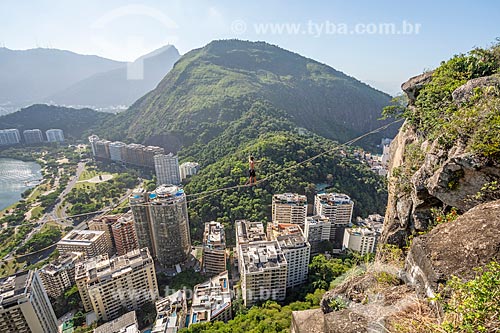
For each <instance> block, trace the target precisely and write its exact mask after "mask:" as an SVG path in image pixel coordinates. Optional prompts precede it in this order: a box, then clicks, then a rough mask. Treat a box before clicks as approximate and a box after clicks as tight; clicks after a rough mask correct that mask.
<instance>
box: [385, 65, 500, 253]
mask: <svg viewBox="0 0 500 333" xmlns="http://www.w3.org/2000/svg"><path fill="white" fill-rule="evenodd" d="M430 79H431V76H430V75H429V74H428V73H425V74H422V75H420V76H418V77H414V78H411V79H410V80H409V81H408V82H406V83H404V84H403V85H402V87H403V89H404V91H405V92H406V93H407V94H408V98H409V107H410V108H415V106H413V103H414V98H415V97H416V96H417V95H418V92H419V90H420V89H421V88H422V87H423V85H424V84H425V83H426V82H428V80H430ZM480 79H481V80H480ZM496 80H497V78H496V77H485V78H479V79H474V80H470V81H469V82H467V83H466V84H465V85H463V86H461V87H459V88H457V90H455V92H454V94H455V96H456V98H457V100H464V99H465V98H467V96H469V95H470V94H472V91H473V89H474V87H478V86H483V87H484V86H487V85H491V84H492V82H493V83H494V82H497V81H496ZM411 146H413V147H415V146H416V147H417V148H418V150H419V151H421V153H422V154H423V160H422V161H419V162H418V163H419V164H418V165H414V166H413V168H414V170H417V171H416V172H414V173H413V174H412V175H411V176H408V179H407V181H406V182H407V183H406V184H401V182H400V181H398V180H396V179H395V178H392V179H390V182H389V197H388V206H387V210H386V215H385V220H384V231H383V232H382V236H381V242H382V243H388V244H394V245H397V246H399V247H403V246H405V245H406V242H407V240H408V237H409V236H410V235H411V234H414V233H418V232H422V231H426V230H427V229H428V227H429V222H430V221H431V220H432V209H438V210H446V209H449V208H451V207H455V208H457V209H458V210H459V212H460V213H464V212H466V211H467V210H469V209H471V208H472V207H474V206H476V205H478V204H480V203H481V202H479V201H478V200H477V198H476V195H477V194H478V193H479V192H481V189H482V187H483V186H484V185H485V184H487V183H490V182H493V181H498V180H500V161H491V160H485V159H481V158H478V157H477V156H474V155H472V154H470V153H469V152H468V151H466V149H465V144H463V143H462V142H460V141H457V142H456V143H455V145H454V146H453V147H452V148H451V149H449V150H444V149H443V148H442V147H441V145H439V144H438V140H435V141H428V140H424V139H421V138H419V135H418V134H417V133H415V131H414V130H413V129H412V128H411V126H409V124H407V123H405V124H404V125H403V126H402V127H401V130H400V131H399V133H398V135H397V136H396V138H395V139H394V140H393V142H392V143H391V148H390V149H391V157H390V162H389V169H390V171H389V172H390V174H392V175H394V172H395V171H396V170H397V169H398V168H401V167H404V166H407V164H408V163H415V161H408V159H407V156H406V155H407V152H408V151H409V149H410V147H411ZM402 185H404V187H405V190H404V191H403V190H401V187H402Z"/></svg>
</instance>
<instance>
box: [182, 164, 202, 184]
mask: <svg viewBox="0 0 500 333" xmlns="http://www.w3.org/2000/svg"><path fill="white" fill-rule="evenodd" d="M198 171H200V165H199V164H198V163H196V162H184V163H182V164H181V165H179V173H180V177H181V181H182V180H184V179H186V178H187V177H188V176H193V175H196V174H197V173H198Z"/></svg>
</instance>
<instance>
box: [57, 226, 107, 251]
mask: <svg viewBox="0 0 500 333" xmlns="http://www.w3.org/2000/svg"><path fill="white" fill-rule="evenodd" d="M57 249H58V250H59V253H60V254H65V253H70V252H81V253H83V256H84V257H85V258H92V257H95V256H98V255H100V254H110V253H112V251H113V248H112V246H111V245H110V241H109V239H108V238H107V237H106V232H105V231H97V230H72V231H70V232H69V233H68V234H67V235H66V236H64V237H63V239H61V240H60V241H59V242H57Z"/></svg>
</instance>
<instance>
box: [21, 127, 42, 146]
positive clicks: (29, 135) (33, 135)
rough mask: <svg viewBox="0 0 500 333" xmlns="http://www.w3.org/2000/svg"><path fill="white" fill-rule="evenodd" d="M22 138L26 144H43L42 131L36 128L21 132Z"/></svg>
mask: <svg viewBox="0 0 500 333" xmlns="http://www.w3.org/2000/svg"><path fill="white" fill-rule="evenodd" d="M23 137H24V142H26V143H27V144H33V143H40V142H43V135H42V131H40V130H39V129H38V128H35V129H30V130H25V131H23Z"/></svg>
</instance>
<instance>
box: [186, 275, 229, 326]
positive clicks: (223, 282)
mask: <svg viewBox="0 0 500 333" xmlns="http://www.w3.org/2000/svg"><path fill="white" fill-rule="evenodd" d="M228 307H231V291H230V288H229V275H228V272H227V271H225V272H223V273H221V274H219V275H217V276H214V277H213V278H211V279H210V280H208V281H206V282H203V283H200V284H197V285H196V286H195V287H194V293H193V305H192V315H191V319H190V320H191V323H192V324H194V323H199V322H204V321H210V320H211V318H213V317H215V316H217V315H218V314H219V313H221V312H222V311H224V310H225V309H227V308H228ZM205 313H208V316H205Z"/></svg>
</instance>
